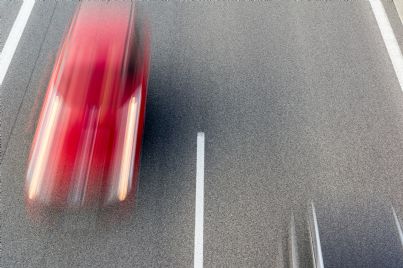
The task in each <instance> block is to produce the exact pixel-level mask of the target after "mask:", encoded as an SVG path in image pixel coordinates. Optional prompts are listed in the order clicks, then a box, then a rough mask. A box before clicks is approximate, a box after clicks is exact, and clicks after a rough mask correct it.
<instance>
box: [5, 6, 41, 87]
mask: <svg viewBox="0 0 403 268" xmlns="http://www.w3.org/2000/svg"><path fill="white" fill-rule="evenodd" d="M34 4H35V0H24V2H23V3H22V5H21V8H20V11H19V12H18V15H17V18H16V19H15V21H14V24H13V27H12V28H11V31H10V33H9V35H8V37H7V40H6V43H5V44H4V47H3V50H2V51H1V54H0V86H1V85H2V84H3V80H4V77H5V76H6V73H7V70H8V67H9V66H10V63H11V60H12V59H13V56H14V53H15V50H16V49H17V46H18V43H19V42H20V38H21V35H22V33H23V31H24V28H25V25H26V24H27V21H28V18H29V15H30V14H31V11H32V8H33V7H34Z"/></svg>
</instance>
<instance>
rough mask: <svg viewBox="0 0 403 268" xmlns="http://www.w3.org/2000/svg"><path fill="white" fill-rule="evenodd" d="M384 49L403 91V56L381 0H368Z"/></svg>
mask: <svg viewBox="0 0 403 268" xmlns="http://www.w3.org/2000/svg"><path fill="white" fill-rule="evenodd" d="M369 2H370V4H371V7H372V12H373V13H374V15H375V19H376V22H377V23H378V27H379V30H381V35H382V38H383V41H384V42H385V46H386V49H387V51H388V54H389V57H390V59H391V61H392V65H393V68H394V69H395V73H396V76H397V79H398V80H399V84H400V89H401V90H402V91H403V56H402V52H401V50H400V47H399V44H398V43H397V40H396V37H395V34H394V33H393V29H392V26H391V25H390V22H389V19H388V16H387V15H386V12H385V8H384V7H383V4H382V1H381V0H369Z"/></svg>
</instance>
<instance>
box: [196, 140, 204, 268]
mask: <svg viewBox="0 0 403 268" xmlns="http://www.w3.org/2000/svg"><path fill="white" fill-rule="evenodd" d="M203 221H204V133H203V132H199V133H197V162H196V214H195V248H194V267H195V268H201V267H203Z"/></svg>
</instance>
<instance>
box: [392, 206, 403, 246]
mask: <svg viewBox="0 0 403 268" xmlns="http://www.w3.org/2000/svg"><path fill="white" fill-rule="evenodd" d="M392 211H393V217H394V218H395V223H396V227H397V232H398V233H399V237H400V243H402V247H403V231H402V226H401V225H400V222H399V218H398V217H397V214H396V211H395V209H394V208H393V207H392Z"/></svg>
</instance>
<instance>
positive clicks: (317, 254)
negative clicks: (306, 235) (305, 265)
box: [311, 202, 325, 268]
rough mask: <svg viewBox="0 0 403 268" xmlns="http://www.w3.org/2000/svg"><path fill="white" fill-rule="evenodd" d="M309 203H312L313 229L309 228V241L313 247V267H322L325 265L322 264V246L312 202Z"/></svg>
mask: <svg viewBox="0 0 403 268" xmlns="http://www.w3.org/2000/svg"><path fill="white" fill-rule="evenodd" d="M311 205H312V220H313V222H312V224H313V226H312V227H313V230H311V243H312V248H313V254H314V262H315V267H317V268H324V267H325V266H324V265H323V256H322V247H321V245H320V237H319V227H318V220H317V218H316V211H315V206H314V205H313V202H312V204H311ZM312 227H311V229H312Z"/></svg>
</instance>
